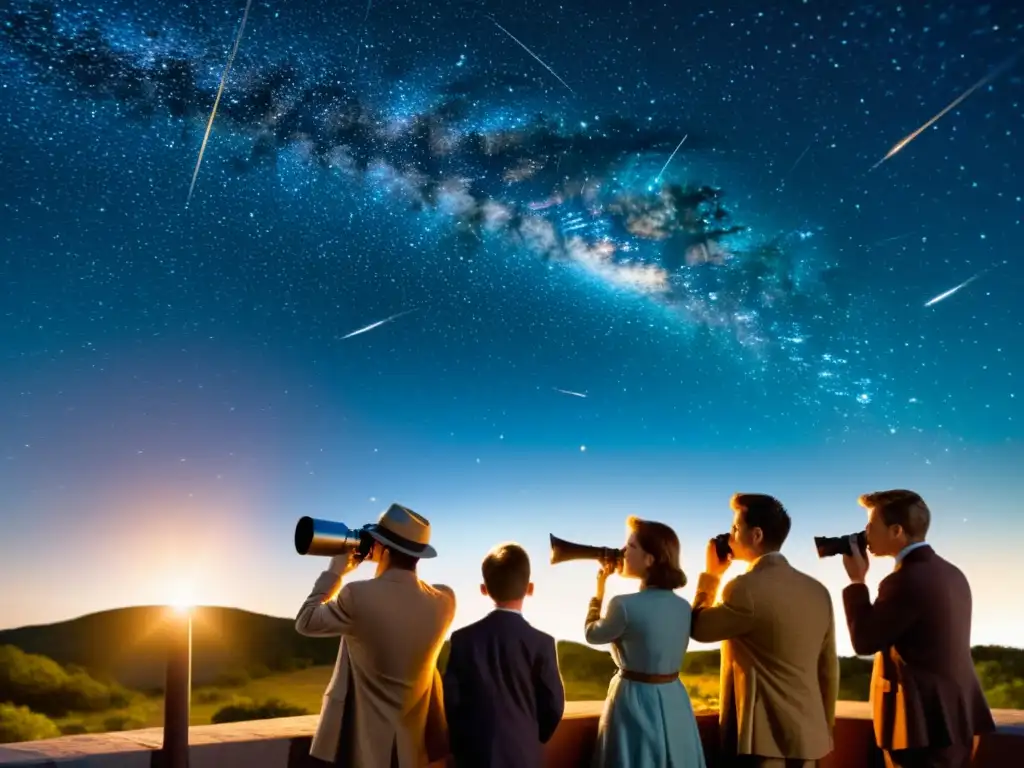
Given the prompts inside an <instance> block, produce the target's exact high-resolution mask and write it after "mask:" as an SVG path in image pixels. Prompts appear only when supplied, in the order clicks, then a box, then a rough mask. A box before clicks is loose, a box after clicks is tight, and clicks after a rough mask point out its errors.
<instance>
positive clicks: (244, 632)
mask: <svg viewBox="0 0 1024 768" xmlns="http://www.w3.org/2000/svg"><path fill="white" fill-rule="evenodd" d="M174 621H181V617H180V616H178V615H176V614H174V613H173V612H171V611H170V610H169V609H168V608H166V607H163V606H146V607H137V608H119V609H116V610H112V611H103V612H101V613H93V614H89V615H87V616H82V617H80V618H77V619H72V620H70V621H62V622H58V623H55V624H46V625H41V626H32V627H21V628H19V629H10V630H3V631H0V646H3V645H14V646H17V647H18V648H20V649H21V650H23V651H25V652H26V653H33V654H40V655H43V656H48V657H49V658H51V659H53V660H54V661H56V662H58V663H59V664H62V665H69V664H70V665H77V666H79V667H83V668H84V669H86V670H88V671H89V673H90V674H91V675H92V676H93V677H96V678H97V679H99V680H102V681H116V682H118V683H120V684H121V685H124V686H127V687H129V688H134V689H136V690H157V689H160V688H162V687H163V683H164V665H165V660H166V648H167V646H166V638H167V632H168V630H169V629H171V628H170V627H169V626H168V624H169V622H174ZM337 653H338V640H337V638H310V637H303V636H302V635H300V634H299V633H298V632H296V631H295V624H294V622H293V620H292V619H283V618H278V617H275V616H266V615H263V614H259V613H251V612H249V611H243V610H239V609H237V608H213V607H199V608H195V609H193V618H192V669H193V683H194V685H196V686H202V685H213V684H217V683H218V681H223V680H224V679H225V678H228V679H230V678H231V677H232V676H236V677H237V676H238V675H245V676H249V677H259V676H261V675H263V674H266V673H269V672H271V671H288V670H292V669H296V668H301V667H306V666H319V665H323V664H333V663H334V660H335V657H336V655H337ZM558 656H559V662H560V664H561V667H562V674H563V676H564V677H565V678H566V680H567V681H568V680H570V679H571V680H577V681H607V680H608V679H609V678H610V677H611V675H612V673H613V672H614V670H615V666H614V663H613V662H612V659H611V657H610V655H609V654H608V653H607V652H606V651H603V650H597V649H594V648H591V647H589V646H586V645H581V644H579V643H573V642H569V641H560V642H559V643H558ZM447 657H448V647H447V644H445V647H444V649H443V650H442V652H441V658H440V659H439V660H438V666H440V667H441V669H444V667H445V664H446V662H447ZM974 657H975V661H976V662H977V663H978V664H979V665H981V666H982V667H984V668H987V669H990V670H991V669H994V667H992V665H993V664H998V669H999V675H998V677H999V680H1003V679H1004V678H1005V679H1010V680H1012V679H1018V680H1019V679H1021V678H1022V677H1024V651H1022V650H1018V649H1013V648H1001V647H996V646H978V647H975V648H974ZM719 661H720V656H719V652H718V651H717V650H713V651H695V652H690V653H688V654H687V655H686V659H685V662H684V665H683V670H682V671H683V672H684V673H686V674H691V675H715V674H717V673H718V668H719ZM840 665H841V675H842V691H841V693H840V696H841V697H842V698H853V699H860V698H862V697H863V695H864V692H865V691H866V689H867V681H868V678H869V676H870V673H871V662H870V661H869V660H865V659H859V658H844V659H842V660H841V662H840ZM986 665H987V667H986ZM997 682H998V681H997Z"/></svg>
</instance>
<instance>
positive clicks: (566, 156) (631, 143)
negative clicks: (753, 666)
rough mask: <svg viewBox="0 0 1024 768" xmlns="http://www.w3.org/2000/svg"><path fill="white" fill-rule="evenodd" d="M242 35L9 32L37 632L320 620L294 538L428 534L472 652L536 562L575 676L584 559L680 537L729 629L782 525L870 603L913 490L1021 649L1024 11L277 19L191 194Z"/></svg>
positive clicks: (25, 526)
mask: <svg viewBox="0 0 1024 768" xmlns="http://www.w3.org/2000/svg"><path fill="white" fill-rule="evenodd" d="M769 5H774V6H776V7H775V8H774V9H770V10H769ZM759 7H760V8H762V9H763V10H758V8H759ZM244 9H245V3H244V1H243V0H238V1H235V2H225V1H224V0H210V1H209V2H204V3H192V4H181V5H180V6H176V5H175V4H173V3H172V4H168V3H155V2H145V1H144V0H115V1H113V2H104V3H103V4H102V5H101V4H96V3H93V4H85V3H79V2H75V1H73V0H72V1H69V2H61V3H59V4H57V3H53V4H50V3H47V2H32V3H29V2H22V1H20V0H14V1H12V2H9V3H7V4H6V5H5V6H4V9H3V11H2V12H0V16H2V21H0V61H2V73H3V78H2V81H0V116H2V117H0V119H2V125H3V129H4V131H3V145H2V150H0V172H2V179H3V182H4V183H3V184H2V185H0V204H2V218H0V235H2V242H3V253H2V257H0V258H2V261H0V264H2V269H3V278H4V279H3V280H2V282H0V360H2V368H0V489H2V497H0V509H2V510H3V521H4V525H3V535H2V537H0V568H2V573H3V576H4V581H5V588H4V589H3V590H2V594H0V626H3V627H8V626H17V625H22V624H27V623H42V622H49V621H55V620H60V619H65V618H70V617H73V616H77V615H81V614H83V613H88V612H91V611H94V610H100V609H106V608H112V607H117V606H122V605H131V604H139V603H144V604H150V603H159V602H165V601H168V600H172V599H176V598H179V597H181V596H182V595H185V596H187V597H188V599H191V600H194V601H196V602H198V603H203V604H222V605H234V606H239V607H243V608H247V609H250V610H257V611H262V612H267V613H272V614H275V615H282V616H290V615H294V613H295V612H296V610H297V609H298V607H299V605H300V604H301V601H302V600H303V598H304V597H305V595H306V593H307V591H308V589H309V588H310V587H311V586H312V583H313V580H314V578H315V576H316V575H317V573H318V572H319V570H320V569H321V567H322V566H323V565H325V561H317V560H311V559H304V558H301V557H299V556H298V555H296V554H295V552H294V549H293V546H292V530H293V527H294V524H295V521H296V519H297V518H298V517H299V516H300V515H305V514H310V515H313V516H317V517H329V518H332V519H337V520H342V521H345V522H347V523H349V524H351V525H359V524H362V523H364V522H368V521H370V520H372V519H375V518H376V516H377V515H378V514H379V513H380V511H381V510H382V509H384V508H385V507H386V506H387V504H388V503H390V502H392V501H398V502H400V503H403V504H406V505H408V506H410V507H412V508H413V509H415V510H417V511H418V512H420V513H421V514H423V515H425V516H427V517H428V518H430V520H431V521H432V523H433V524H434V544H435V546H436V547H437V549H438V550H439V552H440V553H441V556H440V557H439V558H438V559H437V560H436V561H433V562H431V563H429V564H428V565H425V567H424V568H423V569H422V574H423V575H424V577H425V578H428V579H431V580H435V581H444V582H447V583H450V584H452V585H453V586H454V587H455V588H456V590H457V591H458V592H459V596H460V606H459V611H458V615H457V618H456V624H457V625H461V624H464V623H467V622H469V621H471V620H474V619H475V618H478V617H479V616H480V615H482V613H483V612H484V611H486V610H487V605H486V603H485V602H484V601H483V599H482V598H481V597H480V596H479V595H478V594H477V592H476V583H477V582H478V581H479V561H480V558H481V557H482V556H483V555H484V553H485V552H486V551H487V549H488V548H489V547H490V546H491V545H493V544H494V543H497V542H499V541H503V540H508V539H514V540H517V541H520V542H521V543H523V544H524V545H526V546H527V547H528V549H529V550H530V552H531V554H532V556H533V559H534V568H535V581H536V582H537V585H538V588H537V596H536V597H535V598H534V599H533V602H532V603H531V605H530V608H529V614H528V615H529V617H530V618H531V619H532V620H533V621H534V622H535V623H536V624H537V625H539V626H541V627H542V628H544V629H546V630H547V631H550V632H552V633H554V634H555V635H557V636H559V637H563V638H568V639H574V640H579V639H581V638H582V626H583V618H584V614H585V612H586V602H587V599H588V598H589V597H590V596H591V594H592V591H593V576H594V573H593V571H595V570H596V569H595V568H594V567H593V566H592V565H590V564H568V565H561V566H558V567H552V566H549V565H547V556H548V552H547V534H548V533H549V532H551V533H555V534H556V535H559V536H561V537H563V538H568V539H575V540H580V541H586V542H592V543H595V544H604V545H616V544H618V543H619V542H620V541H621V540H622V539H623V538H624V519H625V517H626V516H627V515H629V514H638V515H640V516H643V517H649V518H652V519H657V520H661V521H664V522H666V523H669V524H670V525H672V526H673V527H675V529H676V530H677V531H678V533H679V534H680V537H681V539H682V542H683V556H684V568H685V569H686V570H687V572H688V573H689V575H690V582H691V583H690V586H688V587H687V588H686V589H684V590H683V591H682V594H684V595H686V596H687V597H692V592H693V586H694V585H695V584H696V577H697V574H698V573H699V571H700V570H701V566H702V563H703V553H704V546H705V543H706V541H707V539H708V538H709V537H710V536H711V535H713V534H716V533H718V532H720V531H724V530H727V529H728V526H729V522H730V520H731V512H730V511H729V509H728V500H729V496H730V495H731V494H732V493H733V492H735V491H751V492H765V493H771V494H774V495H776V496H778V497H779V498H780V499H781V500H782V501H783V502H784V503H785V504H786V505H787V506H788V507H789V509H790V511H791V514H792V515H793V518H794V527H793V532H792V534H791V537H790V539H789V541H788V542H787V545H786V547H785V549H784V552H785V553H786V554H787V555H788V556H789V557H790V559H791V561H793V562H794V564H795V565H797V567H800V568H802V569H804V570H807V571H808V572H810V573H811V574H813V575H815V576H816V577H818V578H821V579H822V580H823V581H825V583H827V584H828V585H829V587H830V588H832V589H833V593H834V595H835V596H837V597H838V592H839V589H841V587H842V586H843V584H844V579H845V574H844V573H843V570H842V565H841V563H840V562H839V561H837V560H826V561H819V560H818V559H817V557H816V555H815V553H814V549H813V545H812V541H811V537H812V536H814V535H821V534H827V535H837V534H843V533H848V532H851V531H854V530H857V529H859V528H861V527H862V526H863V524H864V512H863V510H861V509H860V508H859V507H858V506H857V505H856V497H857V495H858V494H860V493H864V492H868V491H873V490H879V489H883V488H891V487H909V488H913V489H915V490H917V491H919V492H920V493H922V494H923V495H924V497H925V499H926V501H928V503H929V504H930V506H931V507H932V510H933V527H932V535H931V537H930V538H931V539H932V540H933V542H934V544H935V546H936V548H937V550H938V551H939V552H940V553H941V554H943V555H945V556H947V557H948V558H949V559H951V560H952V561H953V562H955V563H957V564H958V565H960V566H961V567H962V568H963V569H964V570H965V572H966V573H967V575H968V577H969V578H970V579H971V582H972V584H973V586H974V599H975V613H974V615H975V623H974V639H975V642H978V643H1003V644H1018V645H1019V644H1020V638H1021V637H1022V636H1024V618H1021V617H1022V616H1024V611H1020V610H1019V608H1020V607H1021V605H1020V603H1021V599H1020V598H1019V596H1018V597H1016V598H1013V599H1014V600H1016V602H1017V607H1016V609H1015V608H1013V606H1012V603H1010V602H1008V599H1007V597H1006V592H1005V591H1004V590H1002V589H1001V587H1002V585H1003V584H1005V583H1007V582H1010V583H1013V582H1017V581H1020V580H1021V579H1024V566H1022V564H1021V561H1020V558H1019V541H1020V539H1021V537H1022V536H1024V509H1022V505H1021V501H1020V500H1021V498H1024V473H1022V472H1021V467H1024V448H1022V438H1024V414H1022V411H1021V405H1022V401H1024V387H1022V379H1024V302H1022V301H1021V298H1020V296H1021V289H1022V288H1024V261H1022V256H1021V246H1022V244H1024V227H1022V224H1021V222H1022V219H1024V182H1022V181H1021V178H1022V176H1021V174H1022V171H1024V140H1022V137H1024V58H1022V60H1020V61H1018V60H1017V59H1015V58H1014V56H1015V55H1016V54H1017V53H1018V52H1021V51H1022V50H1024V6H1021V5H1020V3H1018V2H1015V0H1002V1H1001V2H993V3H989V4H978V3H976V2H973V0H952V1H950V0H947V1H946V2H905V3H903V4H898V3H896V2H876V3H873V4H867V3H864V4H862V3H857V2H851V1H850V0H803V1H801V0H788V1H785V2H778V3H774V4H768V3H753V2H744V1H743V0H725V1H723V0H703V1H696V2H686V3H666V4H663V5H662V6H660V7H658V6H657V4H654V3H646V2H625V1H624V0H619V1H616V2H609V3H608V4H606V5H604V6H603V7H598V4H596V3H593V2H585V1H584V0H566V1H565V2H562V3H558V4H551V3H542V2H538V1H537V0H529V1H528V2H521V3H510V2H499V1H498V0H492V1H491V2H487V3H483V2H438V3H423V2H411V1H410V0H371V2H370V3H369V4H366V3H365V2H364V1H363V0H353V1H352V2H326V1H325V0H323V1H319V2H316V1H314V0H287V2H285V1H283V0H282V1H281V2H266V0H255V1H254V2H253V3H252V6H251V9H250V11H249V14H248V17H247V19H246V24H245V29H244V34H243V36H242V38H241V42H240V45H239V48H238V53H237V57H236V58H235V59H234V62H233V67H232V69H231V71H230V73H229V75H228V77H227V79H226V83H225V87H224V92H223V96H222V98H221V101H220V104H219V107H218V111H217V114H216V118H215V120H214V123H213V129H212V132H211V134H210V136H209V142H208V144H207V147H206V151H205V155H204V158H203V161H202V164H201V166H200V168H199V172H198V176H197V180H196V184H195V188H194V191H193V194H192V197H191V199H190V200H188V193H189V184H190V181H191V179H192V174H193V170H194V169H195V166H196V159H197V156H198V153H199V149H200V145H201V144H202V141H203V134H204V130H205V127H206V121H207V119H208V117H209V115H210V110H211V108H212V106H213V103H214V97H215V95H216V92H217V88H218V84H219V81H220V78H221V75H222V72H223V71H224V67H225V62H226V61H227V59H228V56H229V53H230V51H231V48H232V45H233V42H234V39H235V35H236V33H237V32H238V28H239V24H240V22H241V19H242V14H243V11H244ZM513 36H514V38H513ZM517 40H518V42H517ZM527 49H528V50H527ZM535 57H536V58H535ZM979 82H980V83H981V84H980V85H979V86H978V87H976V88H974V90H973V91H972V92H971V93H970V94H969V95H968V96H967V97H966V98H965V99H964V100H963V101H962V102H961V103H959V104H958V105H957V106H956V107H955V108H954V109H952V110H950V111H949V112H948V113H947V114H945V115H944V116H942V117H941V118H940V119H938V120H937V121H936V122H935V123H934V124H933V125H932V126H930V127H928V128H927V129H926V130H924V131H922V132H920V134H918V135H916V136H915V137H914V138H913V139H912V140H910V141H908V142H904V143H903V145H902V147H900V148H899V149H898V151H896V152H895V153H890V154H891V156H890V157H889V159H888V160H886V161H885V162H882V163H881V164H879V165H876V164H878V163H879V161H880V160H882V159H883V158H884V157H885V156H886V154H887V153H889V152H890V150H891V149H893V148H894V147H895V146H896V145H897V142H900V141H901V139H903V138H904V137H907V136H909V135H911V134H912V133H913V132H914V131H916V130H917V129H918V128H919V127H920V126H922V125H923V124H924V123H926V121H928V120H929V119H930V118H932V117H933V116H934V115H936V114H937V113H938V112H940V110H942V109H943V108H944V107H946V106H947V105H948V104H950V102H952V101H953V100H954V99H956V98H957V97H958V96H960V95H961V94H963V93H964V92H965V91H967V90H968V89H970V88H971V87H972V86H975V85H977V84H978V83H979ZM873 166H875V167H873ZM187 200H188V204H187V205H186V201H187ZM958 286H962V287H959V290H955V291H953V290H952V289H954V288H957V287H958ZM950 291H952V292H951V293H949V294H948V295H946V296H943V294H946V293H947V292H950ZM940 297H941V298H940ZM935 299H938V300H935ZM926 305H927V306H926ZM381 321H386V322H381ZM378 323H379V324H378ZM371 325H372V326H374V327H372V328H370V327H369V326H371ZM357 331H361V332H359V333H356V332H357ZM889 569H891V561H878V562H875V563H873V565H872V573H871V576H870V577H869V578H870V580H871V581H872V583H875V582H877V580H878V579H879V578H880V577H881V576H882V575H884V573H886V572H887V571H888V570H889ZM737 570H738V567H737ZM358 573H359V576H360V577H362V576H368V575H369V574H364V573H363V572H362V571H359V572H358ZM613 581H614V580H613ZM15 583H17V588H14V587H13V586H12V585H13V584H15ZM610 588H611V591H612V592H614V591H616V590H620V589H627V588H632V585H629V584H623V583H621V582H619V583H616V584H615V585H614V586H613V585H610ZM838 605H839V603H838V602H837V606H838ZM1015 617H1016V618H1015ZM840 650H841V652H846V653H849V652H850V651H849V642H848V638H847V636H846V633H845V631H841V632H840Z"/></svg>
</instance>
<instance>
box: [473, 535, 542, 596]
mask: <svg viewBox="0 0 1024 768" xmlns="http://www.w3.org/2000/svg"><path fill="white" fill-rule="evenodd" d="M480 570H481V571H482V572H483V577H484V586H485V587H487V594H488V595H490V596H491V598H492V599H493V600H494V601H495V602H498V603H507V602H509V601H510V600H521V599H522V598H524V597H526V588H527V585H529V583H530V556H529V555H528V554H526V550H525V549H523V548H522V547H521V546H519V545H518V544H515V543H513V542H507V543H505V544H498V545H497V546H496V547H494V548H493V549H492V550H491V551H490V552H488V553H487V556H486V557H485V558H484V562H483V564H482V566H481V568H480Z"/></svg>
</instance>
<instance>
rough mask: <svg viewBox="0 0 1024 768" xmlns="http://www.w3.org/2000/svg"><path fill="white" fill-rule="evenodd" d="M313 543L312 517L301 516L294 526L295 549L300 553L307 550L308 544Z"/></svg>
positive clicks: (304, 552)
mask: <svg viewBox="0 0 1024 768" xmlns="http://www.w3.org/2000/svg"><path fill="white" fill-rule="evenodd" d="M312 543H313V518H312V517H302V518H299V522H298V523H297V524H296V526H295V551H296V552H298V553H299V554H300V555H304V554H306V553H307V552H309V545H310V544H312Z"/></svg>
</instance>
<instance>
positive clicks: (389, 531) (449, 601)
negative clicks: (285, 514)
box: [295, 504, 455, 768]
mask: <svg viewBox="0 0 1024 768" xmlns="http://www.w3.org/2000/svg"><path fill="white" fill-rule="evenodd" d="M366 530H367V531H368V533H369V534H370V535H371V536H372V537H373V539H374V544H373V547H372V549H371V550H370V553H369V554H368V555H367V556H366V558H365V559H366V560H372V561H373V562H375V563H377V572H376V574H375V577H374V578H373V579H369V580H367V581H353V582H350V583H348V584H345V585H344V587H342V586H341V582H342V578H343V577H344V576H345V575H346V574H348V573H349V572H351V571H352V570H354V569H355V568H356V567H357V566H358V565H359V563H360V562H362V561H361V560H359V559H358V558H357V557H356V555H355V553H350V554H347V555H338V556H336V557H334V558H332V559H331V564H330V567H329V568H328V570H327V571H325V572H324V573H322V574H320V577H319V578H318V579H317V580H316V584H315V585H314V586H313V591H312V592H311V593H310V595H309V597H307V598H306V602H305V603H303V605H302V608H301V610H300V611H299V615H298V618H297V619H296V621H295V627H296V629H297V630H298V631H299V633H300V634H303V635H308V636H311V637H332V636H338V635H340V636H341V638H342V639H341V647H340V649H339V651H338V660H337V663H336V664H335V667H334V675H333V676H332V677H331V682H330V683H329V684H328V686H327V692H326V694H325V695H324V703H323V707H322V708H321V711H320V721H319V723H318V724H317V729H316V735H315V736H314V737H313V746H312V748H311V749H310V754H312V755H313V757H316V758H319V759H321V760H325V761H327V762H329V763H334V764H335V765H339V766H347V767H348V768H422V766H425V765H428V764H429V763H430V762H432V761H436V760H439V759H442V758H444V757H445V756H446V755H447V752H448V743H447V725H446V723H445V719H444V700H443V694H442V687H441V677H440V674H439V673H438V671H437V657H438V654H439V653H440V651H441V646H442V645H443V643H444V638H445V635H446V634H447V632H448V628H449V626H451V623H452V618H453V617H454V615H455V593H454V592H453V591H452V590H451V588H450V587H446V586H442V585H434V586H431V585H429V584H425V583H424V582H422V581H420V579H419V578H418V577H417V575H416V566H417V564H418V563H419V561H420V560H421V559H423V558H428V557H436V556H437V552H435V551H434V548H433V547H432V546H430V523H429V522H428V521H427V520H426V519H425V518H423V517H421V516H420V515H417V514H416V513H415V512H413V511H412V510H411V509H407V508H406V507H403V506H401V505H399V504H392V505H391V506H390V507H388V508H387V510H386V511H385V512H384V513H383V514H382V515H381V516H380V519H379V520H378V521H377V523H376V524H375V525H372V526H369V527H368V528H367V529H366Z"/></svg>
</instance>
